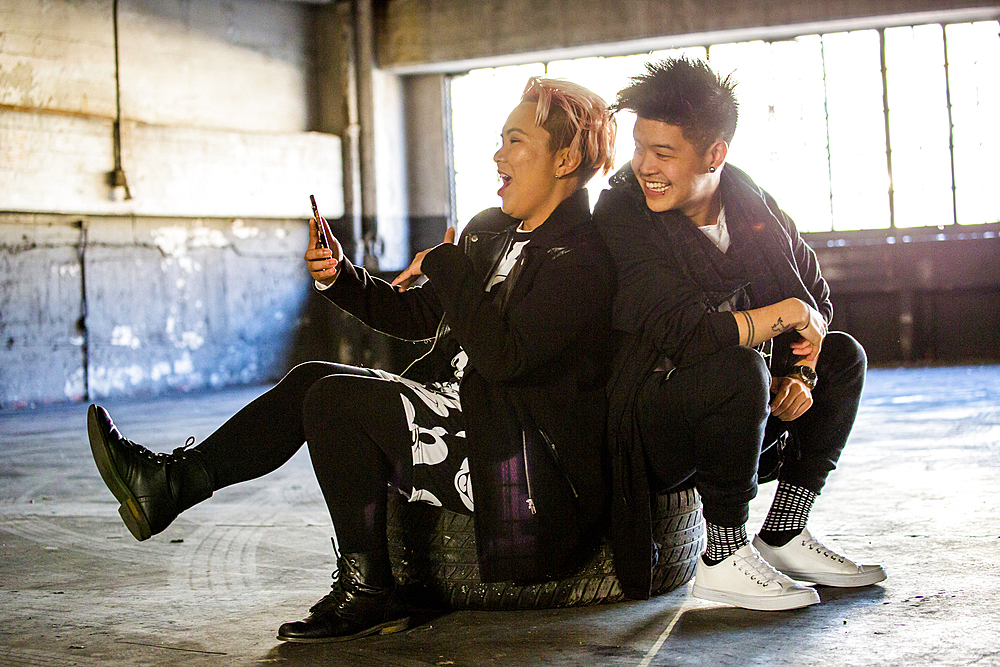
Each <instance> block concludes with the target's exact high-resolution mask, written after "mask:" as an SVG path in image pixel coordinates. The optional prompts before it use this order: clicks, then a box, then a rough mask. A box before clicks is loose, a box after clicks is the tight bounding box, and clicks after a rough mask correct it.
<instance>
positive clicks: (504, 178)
mask: <svg viewBox="0 0 1000 667" xmlns="http://www.w3.org/2000/svg"><path fill="white" fill-rule="evenodd" d="M497 174H498V175H499V176H500V189H499V190H497V194H498V195H500V196H501V197H502V196H503V191H504V190H506V189H507V186H508V185H510V182H511V177H510V176H508V175H507V174H504V173H501V172H497Z"/></svg>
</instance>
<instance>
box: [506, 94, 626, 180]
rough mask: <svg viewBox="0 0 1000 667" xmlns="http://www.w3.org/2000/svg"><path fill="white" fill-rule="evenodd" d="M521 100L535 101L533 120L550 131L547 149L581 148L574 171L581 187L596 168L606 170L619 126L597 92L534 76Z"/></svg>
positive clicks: (578, 149) (610, 160)
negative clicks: (578, 164) (578, 161)
mask: <svg viewBox="0 0 1000 667" xmlns="http://www.w3.org/2000/svg"><path fill="white" fill-rule="evenodd" d="M521 101H522V102H534V103H535V124H536V125H538V126H539V127H542V128H545V131H546V132H548V133H549V135H550V138H549V150H551V151H553V152H554V151H557V150H559V149H562V148H569V149H570V152H575V151H579V152H580V155H581V157H582V159H581V161H580V166H579V167H578V168H577V170H576V171H575V172H574V173H573V175H574V176H577V177H578V178H579V183H580V187H581V188H582V187H583V186H585V185H586V184H587V182H588V181H589V180H590V179H591V178H593V177H594V174H596V173H597V172H599V171H600V172H601V173H603V174H606V173H608V172H609V171H611V169H612V167H614V160H615V132H616V131H617V127H618V126H617V123H616V122H615V119H614V116H612V115H611V112H610V111H608V105H607V103H606V102H605V101H604V100H603V99H601V97H600V96H599V95H597V94H596V93H594V92H592V91H590V90H588V89H586V88H584V87H583V86H581V85H578V84H575V83H572V82H570V81H564V80H562V79H549V78H544V77H538V76H533V77H531V78H530V79H528V84H527V85H526V86H525V87H524V92H523V93H522V94H521Z"/></svg>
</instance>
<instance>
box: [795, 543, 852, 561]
mask: <svg viewBox="0 0 1000 667" xmlns="http://www.w3.org/2000/svg"><path fill="white" fill-rule="evenodd" d="M802 546H804V547H805V548H807V549H809V550H810V551H815V552H816V553H818V554H819V555H820V556H823V557H824V558H829V559H830V560H835V561H837V562H838V563H843V562H844V561H845V560H847V559H846V558H844V557H843V556H841V555H840V554H838V553H837V552H836V551H833V550H831V549H829V548H828V547H826V546H824V545H823V543H822V542H820V541H819V540H817V539H816V538H815V537H812V536H810V537H808V538H806V539H803V540H802Z"/></svg>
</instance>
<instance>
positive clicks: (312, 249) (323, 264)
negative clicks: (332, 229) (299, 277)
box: [305, 195, 343, 285]
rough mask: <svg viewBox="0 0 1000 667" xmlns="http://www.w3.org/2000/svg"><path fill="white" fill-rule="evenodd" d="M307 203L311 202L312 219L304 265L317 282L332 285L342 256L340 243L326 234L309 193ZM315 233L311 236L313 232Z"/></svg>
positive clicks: (321, 219) (323, 221)
mask: <svg viewBox="0 0 1000 667" xmlns="http://www.w3.org/2000/svg"><path fill="white" fill-rule="evenodd" d="M309 203H311V204H312V210H313V220H312V225H315V226H310V228H309V247H308V249H307V250H306V254H305V260H306V266H307V267H308V268H309V274H310V275H311V276H312V277H313V280H315V281H316V282H318V283H321V284H323V285H332V284H333V282H334V281H335V280H336V279H337V271H338V270H339V267H338V264H339V263H340V258H341V257H342V256H343V253H342V250H341V248H340V243H338V242H337V239H336V238H335V237H333V236H332V234H328V233H327V230H328V227H327V225H326V221H325V220H323V218H321V217H320V215H319V208H318V207H317V206H316V198H315V197H314V196H312V195H309ZM314 233H315V234H316V235H315V236H313V234H314Z"/></svg>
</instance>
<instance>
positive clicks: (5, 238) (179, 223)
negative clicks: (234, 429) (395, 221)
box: [0, 0, 379, 408]
mask: <svg viewBox="0 0 1000 667" xmlns="http://www.w3.org/2000/svg"><path fill="white" fill-rule="evenodd" d="M118 4H119V15H118V19H119V20H118V35H119V39H118V49H117V61H118V68H117V70H116V48H115V39H114V20H113V18H114V17H113V12H112V8H113V2H112V0H46V1H45V2H21V1H19V0H0V408H7V407H11V406H19V405H30V404H36V403H45V402H52V401H64V400H78V399H80V398H83V397H85V396H89V397H90V398H92V399H97V398H101V397H107V396H121V395H134V394H143V393H158V392H162V391H170V390H187V389H201V388H211V387H219V386H224V385H229V384H242V383H257V382H265V381H270V380H274V379H276V378H279V377H280V376H281V375H282V374H283V373H284V372H286V371H287V370H288V368H289V367H290V366H291V365H292V364H293V363H295V362H296V361H298V360H302V359H305V358H310V357H313V358H326V359H330V360H336V361H347V362H351V361H356V360H360V358H361V357H362V356H367V357H369V358H371V357H372V356H373V355H374V356H375V357H378V352H377V350H378V349H379V346H378V345H375V346H373V347H371V349H370V350H368V351H367V352H364V354H362V353H361V352H362V348H365V347H367V346H368V343H367V342H365V343H364V344H363V345H362V344H361V343H355V342H353V341H355V339H356V334H354V333H351V332H353V331H354V330H355V327H354V325H353V324H352V323H351V322H349V321H347V320H346V319H345V318H344V317H341V316H339V315H337V314H335V313H331V312H330V309H329V308H327V307H326V304H317V303H315V301H316V297H315V296H314V295H313V294H312V293H311V291H310V283H309V278H308V274H307V273H306V271H305V269H304V265H303V262H302V253H303V251H304V248H305V245H306V225H305V223H306V220H307V219H308V216H309V200H308V195H310V194H315V195H316V197H317V199H318V200H319V202H320V205H321V208H322V211H323V213H324V215H326V216H327V217H329V218H337V217H339V216H341V215H343V185H342V178H341V171H342V157H341V140H340V137H338V136H335V135H332V134H326V133H321V132H315V131H313V130H315V129H316V128H315V127H314V126H315V123H316V119H315V116H316V113H317V111H316V107H317V100H316V97H315V95H314V94H313V93H312V92H311V89H312V88H313V83H314V80H315V76H316V72H315V63H314V59H315V54H314V51H315V48H314V42H315V34H314V26H313V24H314V23H315V18H316V14H317V12H318V11H320V8H319V7H317V6H316V5H309V4H303V3H294V2H281V1H278V0H162V1H156V2H154V1H152V0H120V2H119V3H118ZM116 74H117V80H118V81H119V82H120V86H119V88H118V89H117V90H116ZM116 93H117V94H116ZM119 98H120V107H121V122H120V128H121V133H120V134H121V144H120V150H119V154H120V158H121V166H122V168H123V169H124V172H125V174H126V177H127V179H128V183H129V189H130V193H131V195H132V198H131V199H125V200H123V199H121V198H116V196H115V195H116V194H120V193H115V192H114V191H113V190H112V189H111V188H110V187H109V183H108V173H109V172H110V171H112V170H113V169H114V167H115V144H114V141H113V135H114V124H115V120H116V116H117V114H118V104H117V100H118V99H119ZM318 323H321V324H322V328H323V329H324V330H323V331H322V332H319V331H317V329H319V328H320V327H319V325H318ZM352 336H355V338H352ZM341 338H343V340H341ZM358 340H360V339H358ZM355 357H357V359H356V358H355ZM375 361H378V359H377V358H376V359H375Z"/></svg>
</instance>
